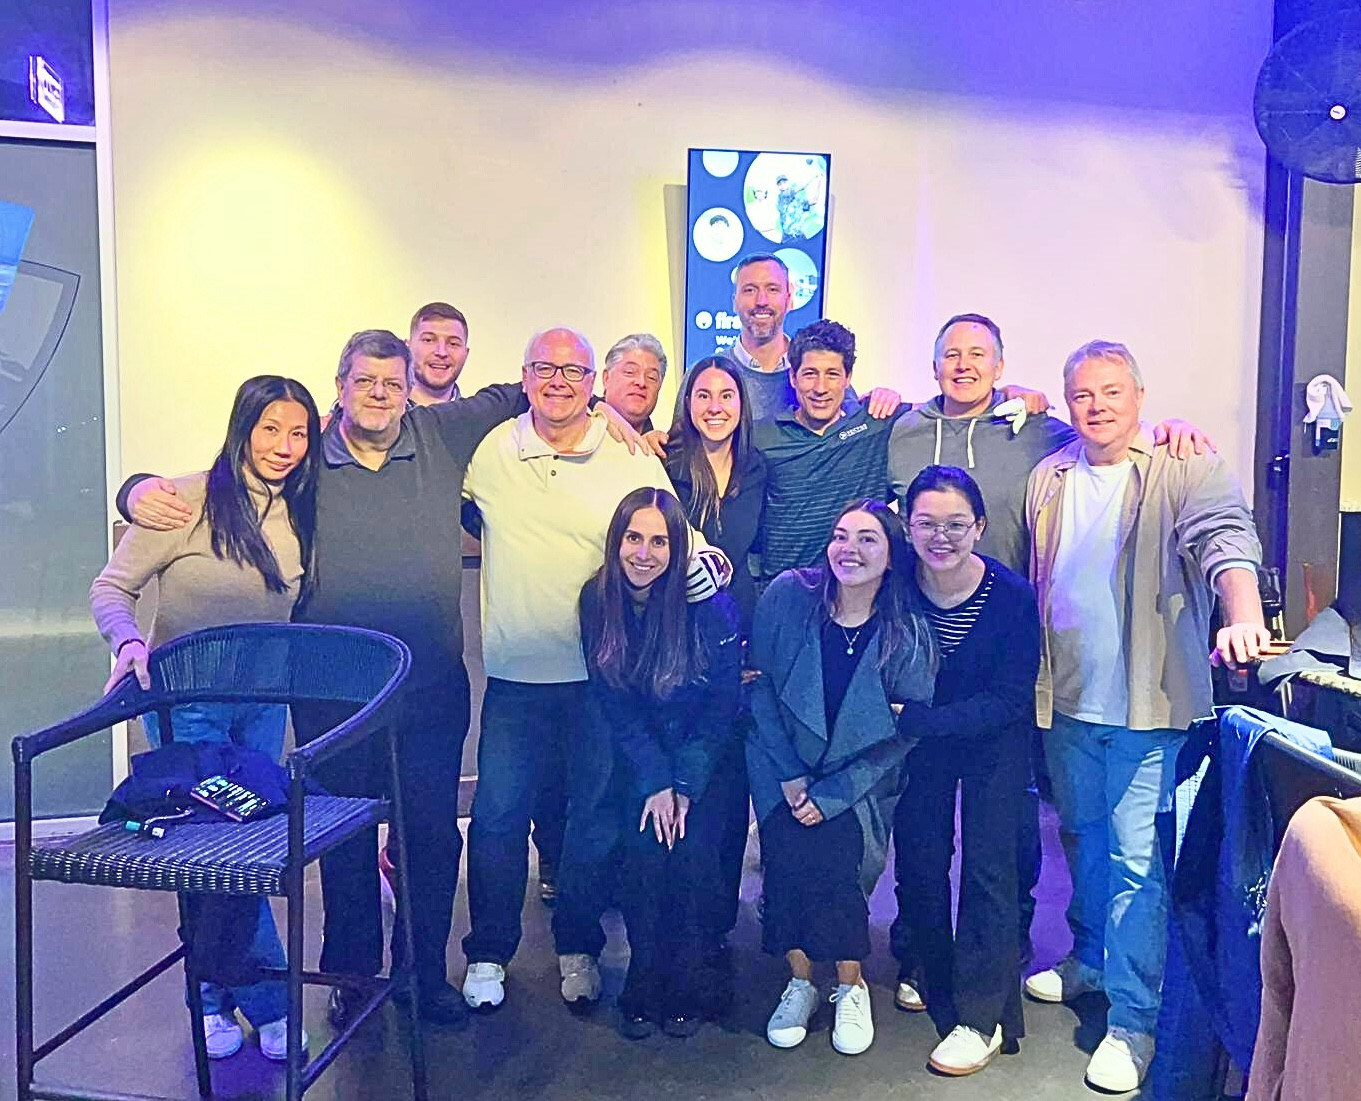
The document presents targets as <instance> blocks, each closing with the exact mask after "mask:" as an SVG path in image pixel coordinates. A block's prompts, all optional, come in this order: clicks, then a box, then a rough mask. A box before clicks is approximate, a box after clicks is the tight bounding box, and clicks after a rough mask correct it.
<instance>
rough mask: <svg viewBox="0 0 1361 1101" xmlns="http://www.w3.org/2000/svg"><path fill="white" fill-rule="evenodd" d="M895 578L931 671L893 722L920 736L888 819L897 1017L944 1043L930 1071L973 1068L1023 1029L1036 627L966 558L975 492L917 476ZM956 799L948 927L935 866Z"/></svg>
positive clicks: (1017, 580)
mask: <svg viewBox="0 0 1361 1101" xmlns="http://www.w3.org/2000/svg"><path fill="white" fill-rule="evenodd" d="M903 506H904V516H905V517H906V520H907V526H908V532H909V535H910V538H911V540H912V547H913V552H914V554H913V558H914V561H913V565H912V568H911V569H910V571H909V576H910V578H911V579H912V582H913V584H914V585H915V586H916V587H917V588H918V590H919V591H920V593H921V594H922V597H923V606H924V608H925V610H926V616H927V619H928V620H929V621H930V624H931V632H932V635H933V637H934V640H935V645H936V650H937V652H938V653H939V655H940V665H939V668H938V670H937V672H936V680H935V686H934V691H933V693H932V695H931V697H930V699H929V700H928V701H927V702H909V703H908V704H906V705H905V706H904V708H903V711H902V714H901V716H900V718H899V728H900V729H901V730H902V732H903V733H904V735H905V736H907V737H910V738H917V739H920V740H919V741H917V743H916V745H915V747H914V748H913V749H912V751H911V752H910V753H909V754H908V757H907V766H906V767H907V785H906V788H905V790H904V791H903V794H902V798H901V799H900V800H899V803H898V809H897V812H896V814H895V816H894V822H893V831H894V832H893V838H894V851H895V861H894V864H895V869H896V874H897V891H898V919H897V921H895V922H894V928H893V934H892V944H893V948H894V953H895V955H897V957H898V960H899V967H900V972H899V983H898V992H897V997H896V1001H897V1004H898V1005H899V1006H900V1007H901V1008H903V1009H908V1010H922V1009H929V1010H930V1012H931V1015H932V1017H933V1018H934V1021H935V1024H936V1026H937V1028H938V1029H939V1031H940V1034H941V1036H943V1037H944V1039H943V1040H942V1041H941V1042H940V1043H939V1044H938V1045H937V1046H936V1048H935V1050H934V1051H932V1053H931V1059H930V1063H931V1066H932V1067H933V1068H934V1069H935V1070H937V1071H939V1072H940V1073H942V1074H947V1075H956V1076H957V1075H965V1074H973V1073H974V1072H976V1071H979V1070H982V1069H983V1068H984V1067H985V1066H987V1065H988V1063H989V1062H991V1061H992V1060H993V1058H995V1057H996V1055H997V1053H998V1052H999V1051H1001V1050H1002V1049H1003V1047H1004V1045H1008V1046H1009V1045H1013V1044H1014V1043H1015V1042H1016V1041H1017V1040H1018V1039H1019V1038H1020V1037H1021V1035H1022V1034H1023V1032H1024V1020H1023V1017H1022V1011H1021V970H1020V945H1019V943H1018V937H1017V926H1018V902H1017V886H1016V838H1017V827H1018V825H1019V822H1020V814H1021V804H1022V797H1023V795H1024V793H1025V788H1026V781H1027V776H1028V761H1029V752H1030V744H1031V736H1032V731H1033V730H1034V724H1035V676H1036V672H1037V671H1038V669H1039V662H1040V620H1039V613H1038V612H1037V611H1036V607H1035V594H1034V592H1033V591H1032V590H1031V587H1030V583H1029V582H1028V581H1026V580H1025V579H1024V578H1022V577H1019V576H1018V575H1016V574H1014V573H1012V572H1011V571H1010V570H1009V569H1007V568H1006V567H1005V566H1003V565H1002V564H1001V563H1000V562H997V561H995V560H993V559H991V558H987V557H985V556H984V555H980V554H977V553H975V552H974V549H973V548H974V544H975V543H976V542H977V540H978V539H979V537H980V536H981V535H982V534H983V528H984V526H985V525H986V524H987V515H986V514H985V512H984V506H983V495H982V493H981V492H980V491H979V488H978V485H977V483H976V482H975V481H974V480H973V479H972V478H971V477H970V476H969V475H968V474H967V473H965V472H964V471H963V470H960V469H959V468H958V467H952V466H928V467H926V468H925V469H924V470H922V471H921V473H919V474H918V475H917V476H916V478H914V479H913V481H912V483H911V485H909V486H908V488H907V493H906V494H905V496H904V498H903ZM957 790H958V792H959V799H960V841H961V848H962V858H963V863H962V871H961V878H960V885H959V914H958V918H957V919H956V921H955V924H954V926H953V931H952V926H951V915H950V861H951V859H952V857H953V855H954V832H955V796H956V791H957Z"/></svg>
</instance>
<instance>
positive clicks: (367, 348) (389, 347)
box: [336, 329, 411, 384]
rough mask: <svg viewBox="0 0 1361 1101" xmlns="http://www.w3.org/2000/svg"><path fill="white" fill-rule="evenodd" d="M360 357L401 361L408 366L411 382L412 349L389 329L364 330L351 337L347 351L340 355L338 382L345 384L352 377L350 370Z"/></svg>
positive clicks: (346, 346)
mask: <svg viewBox="0 0 1361 1101" xmlns="http://www.w3.org/2000/svg"><path fill="white" fill-rule="evenodd" d="M359 356H368V357H369V358H370V359H400V360H401V361H402V362H403V363H404V364H406V376H407V382H408V384H409V383H410V381H411V349H410V348H408V347H407V346H406V341H405V340H403V339H402V338H401V337H400V336H398V335H397V334H396V333H394V332H389V331H388V330H387V329H364V330H363V331H362V332H357V333H355V334H354V336H352V337H350V339H349V340H348V341H346V343H345V350H344V351H343V352H341V353H340V365H339V366H338V367H337V368H336V380H337V381H338V382H344V381H345V380H346V379H347V378H349V377H350V368H351V367H353V366H354V361H355V359H356V358H358V357H359Z"/></svg>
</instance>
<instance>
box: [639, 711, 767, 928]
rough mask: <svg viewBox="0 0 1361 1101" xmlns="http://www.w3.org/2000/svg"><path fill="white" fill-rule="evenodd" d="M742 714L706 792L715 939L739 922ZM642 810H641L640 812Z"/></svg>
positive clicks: (744, 793)
mask: <svg viewBox="0 0 1361 1101" xmlns="http://www.w3.org/2000/svg"><path fill="white" fill-rule="evenodd" d="M750 721H751V719H750V716H747V715H743V716H742V717H740V718H739V719H738V720H737V722H738V725H737V727H736V729H734V731H733V736H732V740H731V742H730V743H729V744H728V745H727V746H726V747H724V750H723V752H722V753H720V754H719V755H718V757H717V758H716V759H715V761H714V770H713V774H712V775H711V776H710V778H709V787H708V790H707V791H706V792H705V794H704V798H705V800H706V801H707V802H708V804H709V810H708V813H709V814H710V815H711V816H715V817H716V818H717V822H716V825H715V827H714V834H715V836H714V840H713V844H714V846H715V848H716V849H717V854H718V875H719V884H720V886H719V888H718V891H719V893H718V909H717V910H716V911H715V914H714V923H715V929H714V933H715V935H714V940H715V942H716V943H719V942H721V941H722V939H723V937H724V936H726V935H727V934H728V933H730V932H732V930H733V928H734V927H735V926H736V925H737V908H738V902H739V897H740V894H741V890H742V865H743V863H744V862H745V860H746V856H747V830H748V828H749V827H750V825H751V797H750V795H749V794H748V790H749V789H748V786H747V755H746V751H745V734H746V726H745V725H743V724H746V723H750ZM640 813H641V812H640Z"/></svg>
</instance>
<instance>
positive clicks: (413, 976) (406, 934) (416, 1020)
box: [387, 726, 427, 1101]
mask: <svg viewBox="0 0 1361 1101" xmlns="http://www.w3.org/2000/svg"><path fill="white" fill-rule="evenodd" d="M387 742H388V765H389V770H390V771H389V774H390V776H391V778H392V820H391V827H390V828H392V829H395V830H396V831H397V837H398V845H397V882H398V883H399V884H401V893H402V895H405V896H406V900H405V904H403V900H402V898H401V897H400V896H399V897H398V899H397V914H398V916H399V917H400V919H401V935H402V944H403V946H404V947H405V948H406V966H407V981H408V984H409V985H408V988H407V989H408V993H409V995H410V997H409V999H408V1002H407V1006H408V1009H407V1015H408V1016H409V1018H410V1024H411V1096H412V1098H413V1101H426V1089H427V1082H426V1069H425V1034H424V1032H423V1030H422V1025H421V1010H420V1002H421V990H420V980H419V978H418V977H417V970H418V968H417V967H416V934H415V929H414V928H413V926H412V924H411V896H412V891H411V886H410V884H411V875H410V866H409V865H410V862H409V860H408V859H407V855H408V852H409V849H410V846H408V845H407V843H406V822H405V818H404V816H403V813H402V781H401V766H400V764H399V762H398V756H397V755H398V753H399V750H398V748H397V732H396V730H395V729H394V728H393V727H391V726H389V727H388V730H387Z"/></svg>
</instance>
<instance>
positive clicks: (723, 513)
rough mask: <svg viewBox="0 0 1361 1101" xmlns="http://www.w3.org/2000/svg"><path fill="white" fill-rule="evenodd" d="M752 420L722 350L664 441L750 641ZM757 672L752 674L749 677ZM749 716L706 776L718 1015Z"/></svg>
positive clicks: (745, 713) (759, 506) (746, 815)
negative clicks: (720, 561) (716, 878)
mask: <svg viewBox="0 0 1361 1101" xmlns="http://www.w3.org/2000/svg"><path fill="white" fill-rule="evenodd" d="M751 424H752V420H751V408H750V405H749V403H748V402H747V391H746V382H745V381H744V380H743V378H742V369H741V368H740V367H738V366H737V365H736V364H734V363H733V362H732V361H731V360H728V359H724V358H723V357H722V356H706V357H705V358H704V359H701V360H699V361H697V362H696V363H694V364H693V365H692V366H691V367H690V369H689V370H688V371H686V373H685V377H684V378H683V379H681V384H680V401H679V402H678V403H677V417H676V421H675V423H674V424H673V425H672V426H671V435H670V438H669V439H668V440H667V443H666V472H667V474H669V475H670V477H671V484H672V485H674V486H675V487H676V496H677V497H678V498H680V503H681V505H682V506H683V507H684V508H685V512H686V515H687V516H688V517H689V518H690V524H691V526H692V527H694V528H695V529H696V530H697V531H701V532H703V533H704V538H706V539H707V540H708V541H709V543H710V545H712V546H716V547H719V548H721V549H722V551H723V553H724V554H726V555H727V556H728V561H729V562H731V563H732V568H733V576H732V580H731V581H730V582H729V584H728V592H729V593H730V594H731V595H732V598H733V600H734V601H736V603H737V609H738V615H739V618H740V622H741V631H742V638H743V640H744V643H745V640H746V638H747V636H748V635H749V634H750V633H751V617H752V613H753V612H754V611H755V608H756V581H755V579H754V578H753V577H752V574H751V566H750V561H749V560H750V556H751V553H752V550H753V549H754V547H755V545H756V536H757V532H758V531H759V530H760V527H761V512H762V510H763V509H764V507H765V496H766V461H765V457H764V456H763V455H762V454H761V453H760V452H759V451H757V450H756V448H755V447H753V446H752V444H751ZM752 675H753V674H751V673H747V674H745V676H746V677H747V678H750V677H751V676H752ZM749 720H750V713H749V708H748V707H747V706H746V705H745V704H744V705H743V707H742V709H741V714H740V715H739V718H738V726H739V729H738V730H737V731H736V732H735V734H734V736H733V737H732V738H731V739H729V740H728V742H727V745H726V747H725V750H724V752H723V753H721V754H720V757H719V759H718V760H717V761H716V762H715V763H714V774H713V778H712V780H711V781H710V784H709V799H710V802H711V803H712V804H713V805H714V807H715V808H717V813H719V814H720V815H721V816H722V826H721V828H720V836H719V840H718V849H719V874H720V875H721V877H722V882H723V894H722V899H723V902H722V908H721V911H720V915H719V919H718V924H717V929H718V935H717V936H716V938H715V940H714V943H713V944H712V945H711V946H710V950H709V960H708V965H709V966H708V974H707V979H706V984H707V989H708V992H709V1005H708V1007H707V1011H708V1012H709V1013H711V1014H712V1015H721V1014H722V1013H723V1012H724V1011H725V1010H726V1008H727V1006H728V1005H729V1004H730V1003H731V1001H732V961H731V957H730V955H729V952H728V950H727V940H726V937H727V934H728V933H729V932H731V931H732V929H733V927H734V926H735V925H736V924H737V909H738V903H739V896H740V892H741V887H742V862H743V859H744V857H745V855H746V851H747V826H748V823H749V822H750V820H751V813H750V806H751V804H750V801H749V799H748V797H747V764H746V759H745V756H744V754H743V742H744V740H745V735H744V730H743V729H742V727H743V725H744V724H746V723H748V722H749Z"/></svg>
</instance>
